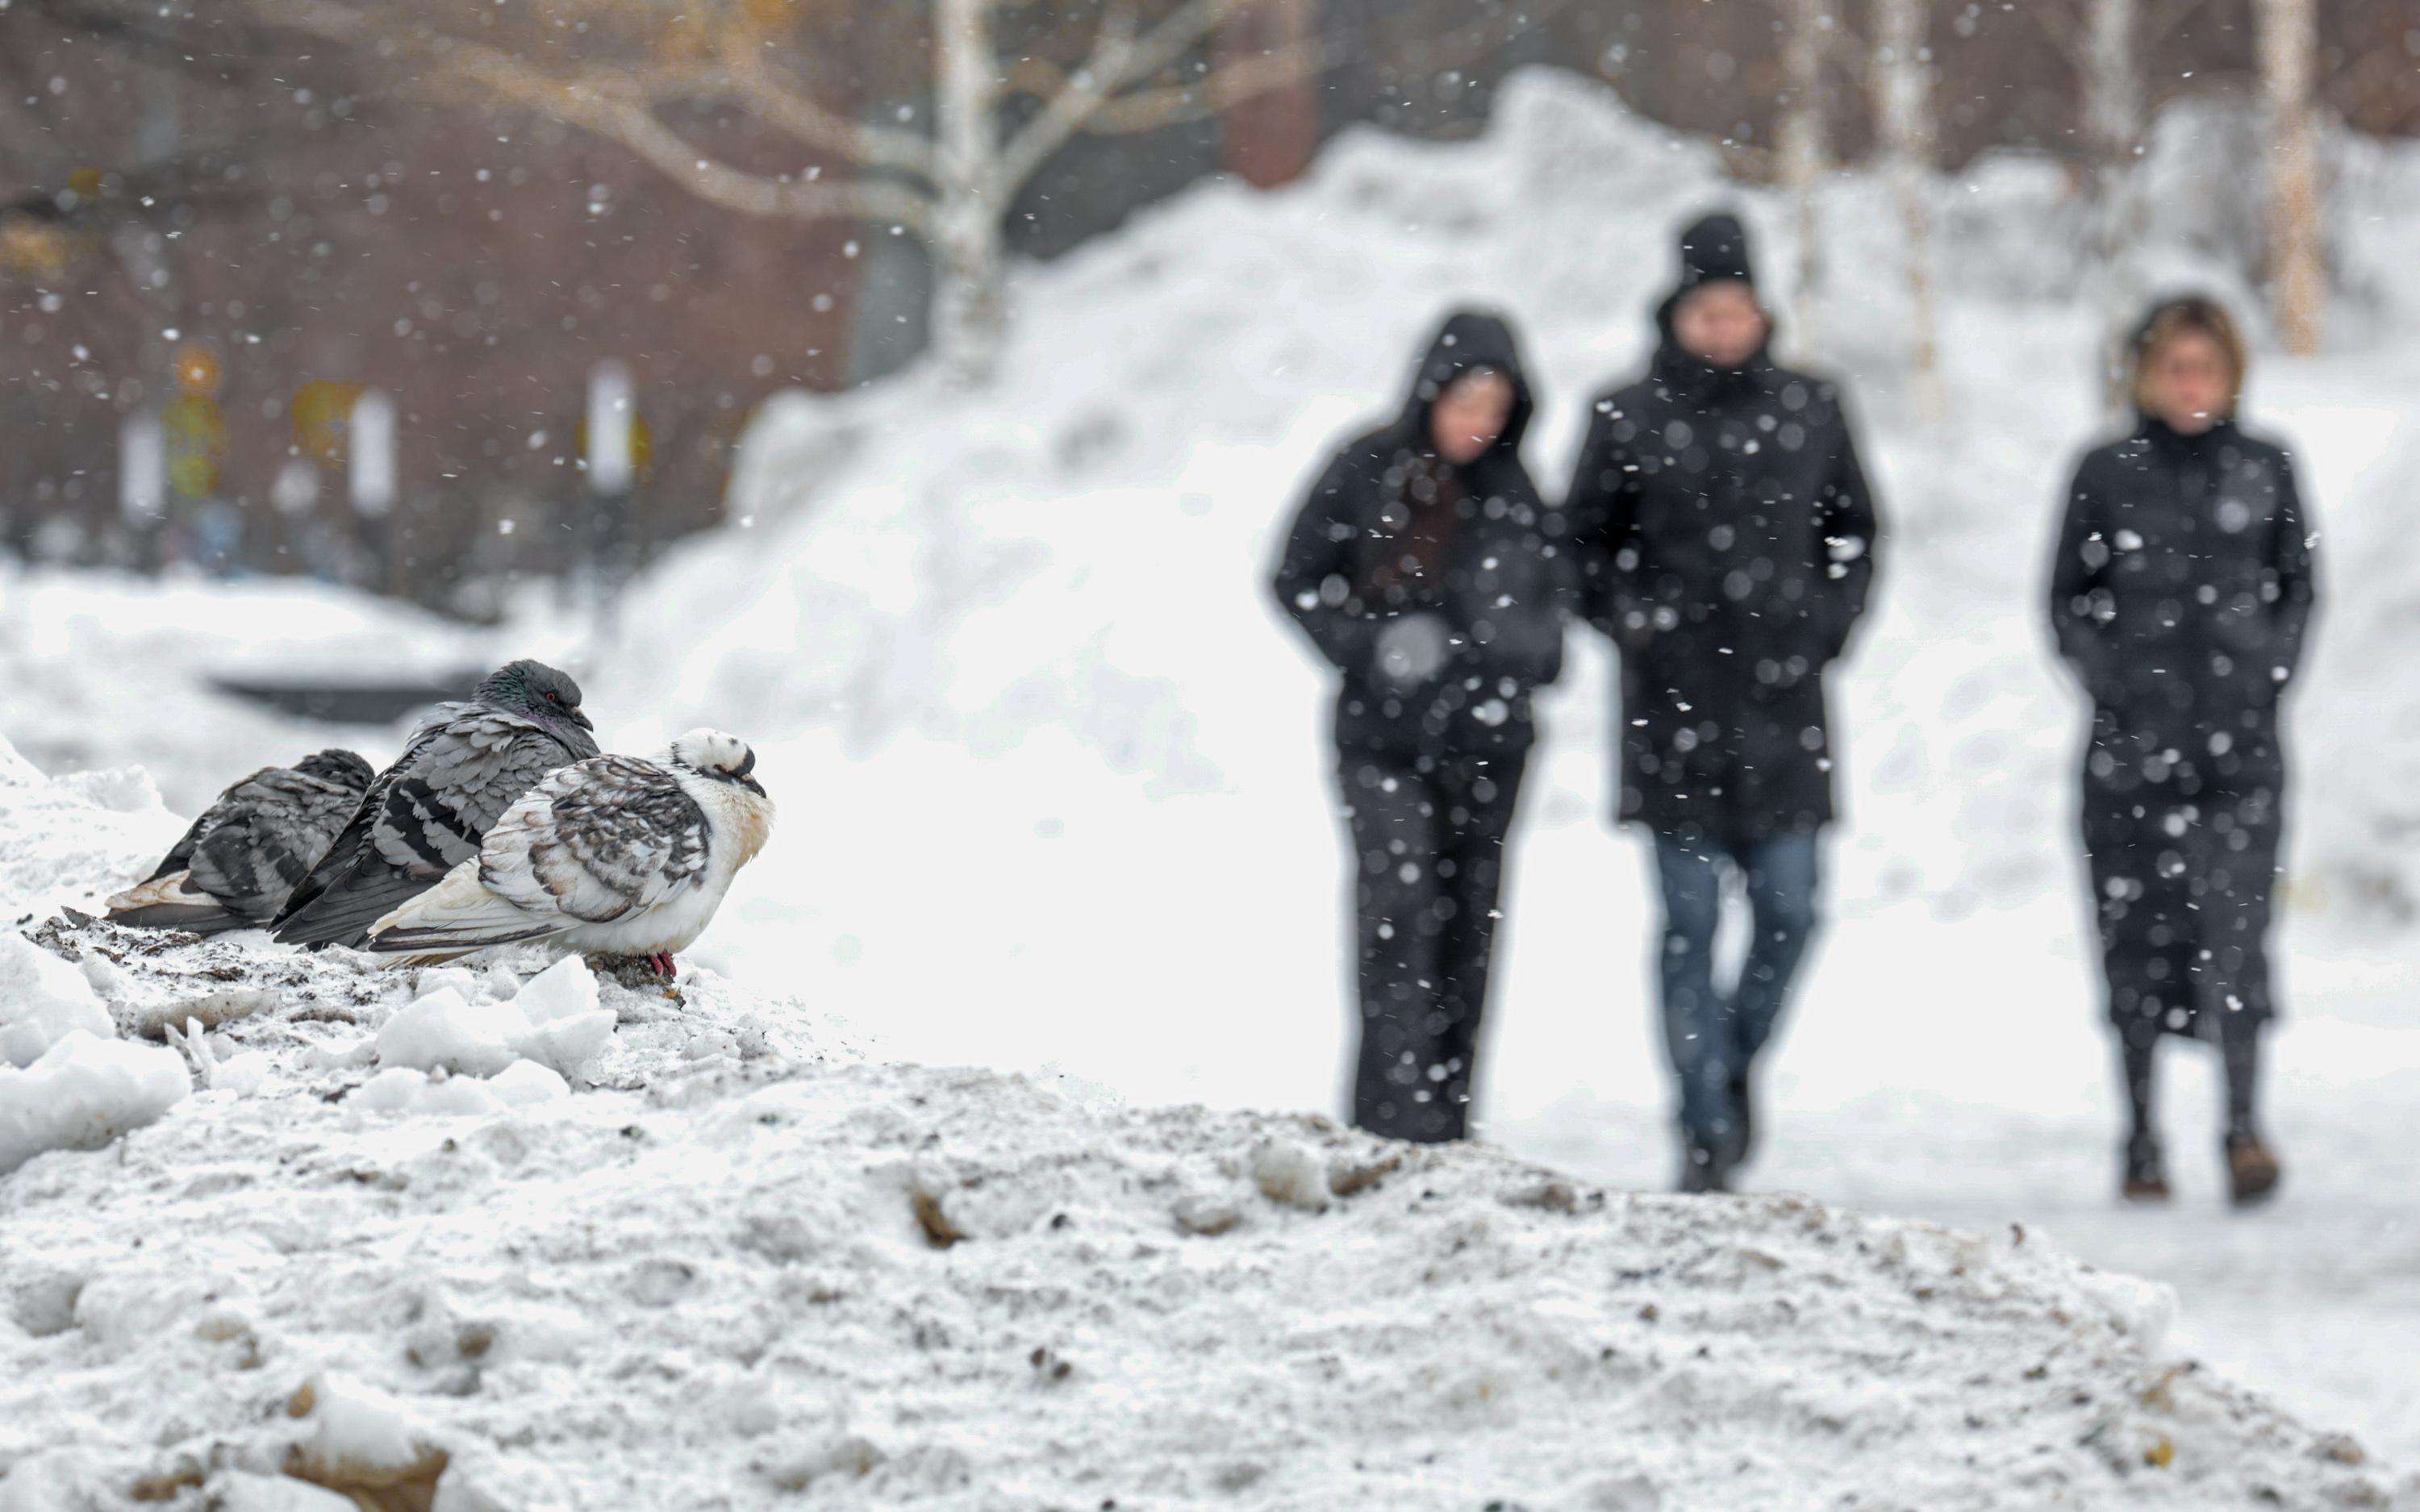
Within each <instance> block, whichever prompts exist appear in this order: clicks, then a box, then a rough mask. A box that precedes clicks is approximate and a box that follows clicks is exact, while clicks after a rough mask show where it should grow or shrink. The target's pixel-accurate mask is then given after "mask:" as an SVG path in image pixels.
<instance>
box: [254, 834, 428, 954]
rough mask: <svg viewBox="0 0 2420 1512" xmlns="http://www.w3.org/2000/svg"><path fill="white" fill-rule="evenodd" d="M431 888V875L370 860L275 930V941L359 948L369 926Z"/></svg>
mask: <svg viewBox="0 0 2420 1512" xmlns="http://www.w3.org/2000/svg"><path fill="white" fill-rule="evenodd" d="M429 886H430V881H429V879H428V878H427V877H422V876H414V875H412V874H411V872H405V871H402V870H399V869H397V868H395V867H391V866H388V865H387V864H386V863H385V862H383V861H380V860H379V859H377V858H376V857H375V856H372V857H366V858H365V859H364V860H363V861H362V862H361V863H360V864H358V865H356V866H355V867H354V868H353V869H352V870H351V871H349V872H346V873H345V874H344V875H342V876H340V877H338V878H337V879H336V880H335V881H334V883H332V884H330V886H329V887H328V890H327V891H325V892H323V893H321V894H320V895H319V896H318V897H317V898H315V899H313V900H312V901H311V903H310V904H309V905H308V906H306V907H304V908H303V909H302V911H301V912H300V913H296V914H292V915H289V916H288V917H287V918H286V920H285V921H284V922H283V923H281V924H279V925H278V926H277V936H276V937H277V938H278V940H279V941H281V942H283V943H284V944H287V945H343V946H349V947H350V948H351V949H356V950H358V949H363V948H364V947H365V945H367V944H368V942H369V934H370V926H371V925H373V924H375V923H377V922H378V921H379V919H380V917H382V916H383V915H385V914H386V913H388V912H389V911H390V910H392V909H393V908H394V907H395V906H396V904H397V903H405V902H408V901H409V900H410V899H411V898H412V897H414V896H415V895H417V894H419V893H422V892H426V891H427V889H428V887H429Z"/></svg>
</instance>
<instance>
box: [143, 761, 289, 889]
mask: <svg viewBox="0 0 2420 1512" xmlns="http://www.w3.org/2000/svg"><path fill="white" fill-rule="evenodd" d="M278 770H280V768H278V767H274V766H264V767H262V768H261V769H260V770H259V771H257V772H255V773H253V774H252V775H251V776H250V777H247V778H245V779H243V780H242V781H240V782H238V783H237V784H236V785H235V786H233V787H231V788H229V789H227V790H226V791H225V793H222V794H220V795H218V796H217V797H216V798H213V799H211V800H210V806H209V808H207V809H205V810H202V812H201V816H200V817H199V818H197V819H195V820H194V822H193V824H192V825H191V826H189V827H188V828H187V829H186V830H185V833H184V834H183V835H182V836H180V837H179V838H178V841H177V843H176V844H174V845H172V846H170V847H169V848H168V854H167V855H166V856H164V857H163V858H162V859H161V862H160V864H159V865H158V866H156V867H154V868H152V869H151V874H150V875H149V876H147V877H145V878H144V879H143V880H144V881H146V882H157V881H159V880H160V879H161V878H162V877H164V876H166V875H168V874H169V873H170V872H182V871H184V870H185V869H186V868H187V867H189V866H191V865H192V864H193V861H194V851H195V850H197V849H199V848H200V846H201V843H202V841H203V839H204V838H205V837H207V836H208V835H209V832H210V831H211V830H213V829H216V828H218V827H219V825H223V824H225V823H226V822H227V820H228V819H229V818H231V817H233V816H234V814H235V813H236V811H237V810H238V809H239V808H240V805H241V802H242V795H243V791H244V789H246V788H248V787H250V786H252V785H253V784H254V783H255V782H257V781H259V780H260V779H262V778H265V777H267V776H269V775H270V774H271V773H272V772H275V771H278Z"/></svg>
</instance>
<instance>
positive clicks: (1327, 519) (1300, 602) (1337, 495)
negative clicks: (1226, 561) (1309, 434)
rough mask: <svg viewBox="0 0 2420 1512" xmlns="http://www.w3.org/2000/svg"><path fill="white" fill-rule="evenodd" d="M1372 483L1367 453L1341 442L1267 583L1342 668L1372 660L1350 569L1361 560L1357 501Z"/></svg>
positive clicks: (1371, 629)
mask: <svg viewBox="0 0 2420 1512" xmlns="http://www.w3.org/2000/svg"><path fill="white" fill-rule="evenodd" d="M1370 486H1371V482H1370V477H1369V472H1368V469H1367V465H1366V460H1365V458H1364V457H1363V456H1362V455H1361V453H1360V451H1359V449H1358V448H1355V447H1347V448H1346V449H1345V450H1343V451H1342V452H1340V453H1338V454H1337V455H1336V459H1335V460H1334V461H1332V462H1330V463H1328V465H1327V471H1325V472H1323V473H1322V474H1320V478H1319V481H1318V482H1317V483H1316V484H1313V485H1312V486H1311V496H1310V497H1309V498H1308V499H1305V500H1304V501H1303V503H1302V508H1301V510H1300V511H1299V512H1298V513H1297V514H1296V515H1295V520H1294V529H1293V531H1291V532H1289V533H1288V534H1287V536H1286V544H1285V554H1284V555H1283V556H1282V557H1281V558H1280V560H1279V562H1278V570H1277V577H1276V579H1275V580H1274V582H1273V584H1272V587H1273V588H1274V589H1275V591H1276V593H1277V598H1278V604H1279V606H1280V608H1282V609H1284V610H1285V611H1286V612H1287V613H1288V614H1291V615H1293V616H1294V619H1295V624H1297V625H1301V626H1302V629H1303V634H1305V635H1307V636H1309V637H1310V638H1311V644H1312V645H1313V646H1314V647H1316V648H1317V649H1318V651H1319V654H1320V655H1321V656H1326V658H1327V659H1328V661H1329V662H1330V663H1332V664H1333V665H1334V666H1336V667H1337V668H1338V669H1340V670H1341V671H1355V672H1357V671H1362V670H1364V669H1365V668H1367V667H1368V666H1369V664H1370V655H1371V643H1372V639H1373V636H1374V635H1375V634H1376V625H1375V623H1374V622H1373V620H1371V619H1370V618H1369V617H1368V616H1367V615H1365V614H1364V613H1362V612H1361V605H1360V599H1359V595H1358V593H1357V587H1356V585H1355V583H1354V581H1353V574H1354V573H1355V572H1356V571H1357V568H1358V566H1359V561H1360V550H1359V542H1358V540H1357V535H1358V533H1359V531H1360V526H1359V523H1358V521H1359V519H1360V517H1361V514H1362V511H1361V510H1360V509H1359V507H1357V506H1358V505H1359V504H1360V503H1361V501H1362V495H1363V494H1364V493H1365V492H1366V491H1367V490H1368V489H1369V487H1370Z"/></svg>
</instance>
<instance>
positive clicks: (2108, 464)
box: [2049, 298, 2314, 1202]
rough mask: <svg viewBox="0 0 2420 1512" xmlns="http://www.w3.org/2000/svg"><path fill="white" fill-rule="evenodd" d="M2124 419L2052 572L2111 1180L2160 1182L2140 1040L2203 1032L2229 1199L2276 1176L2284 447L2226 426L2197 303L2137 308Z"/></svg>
mask: <svg viewBox="0 0 2420 1512" xmlns="http://www.w3.org/2000/svg"><path fill="white" fill-rule="evenodd" d="M2244 366H2245V361H2244V351H2243V344H2242V339H2241V338H2240V337H2239V336H2238V335H2237V333H2236V331H2235V327H2234V324H2233V322H2232V321H2231V320H2230V319H2229V318H2228V317H2227V315H2226V311H2225V309H2223V308H2222V307H2221V306H2219V305H2217V304H2215V303H2213V302H2212V301H2208V300H2204V299H2197V298H2186V299H2180V300H2171V301H2165V302H2164V303H2162V304H2160V305H2158V306H2156V307H2154V308H2153V310H2152V311H2151V313H2150V315H2149V316H2148V317H2147V318H2146V319H2145V320H2144V322H2143V324H2142V326H2141V328H2140V329H2139V330H2138V331H2137V332H2135V337H2134V341H2133V369H2134V384H2133V387H2134V400H2135V404H2136V406H2137V409H2138V411H2139V418H2138V420H2137V423H2136V424H2135V426H2134V429H2133V433H2132V434H2131V435H2129V436H2127V437H2126V438H2125V439H2124V440H2118V441H2115V442H2112V443H2111V444H2109V445H2106V446H2102V447H2099V448H2097V449H2095V450H2094V451H2091V452H2089V453H2086V455H2085V457H2084V460H2083V462H2082V463H2081V464H2080V465H2079V466H2078V467H2077V469H2076V472H2075V481H2074V482H2073V484H2072V485H2071V486H2070V487H2069V490H2068V504H2067V516H2066V519H2065V521H2064V523H2063V524H2062V526H2061V528H2060V531H2059V541H2058V549H2057V555H2056V557H2055V560H2054V562H2053V564H2052V569H2051V584H2050V603H2049V609H2050V620H2051V625H2052V628H2053V629H2054V630H2055V633H2056V636H2057V640H2058V648H2059V653H2060V655H2061V656H2062V657H2064V659H2065V660H2066V661H2067V663H2068V665H2069V666H2070V667H2071V669H2073V671H2074V672H2075V674H2076V677H2077V679H2078V681H2080V682H2081V683H2082V684H2083V685H2084V688H2085V690H2086V693H2088V694H2089V695H2090V696H2091V699H2092V704H2093V713H2092V728H2091V735H2090V739H2089V741H2088V743H2087V745H2086V751H2085V762H2084V801H2083V806H2082V818H2083V828H2084V845H2085V850H2086V853H2087V855H2088V856H2089V858H2090V871H2091V877H2092V895H2093V901H2094V904H2095V907H2096V909H2097V911H2098V914H2099V920H2100V935H2101V947H2102V968H2103V970H2104V972H2105V973H2106V976H2107V979H2108V991H2109V995H2108V1011H2109V1016H2110V1021H2111V1023H2112V1024H2113V1025H2114V1026H2116V1027H2117V1029H2118V1038H2119V1042H2120V1047H2121V1055H2122V1062H2123V1071H2124V1076H2125V1084H2126V1088H2127V1092H2128V1096H2129V1103H2130V1105H2131V1107H2132V1111H2133V1123H2132V1127H2131V1129H2130V1131H2129V1134H2128V1138H2127V1143H2126V1150H2125V1157H2124V1160H2125V1168H2124V1176H2123V1180H2122V1187H2123V1190H2124V1192H2125V1194H2126V1196H2129V1197H2130V1198H2133V1199H2138V1200H2139V1199H2156V1198H2160V1197H2164V1196H2167V1190H2168V1189H2167V1174H2166V1169H2165V1166H2164V1161H2163V1158H2162V1153H2161V1148H2160V1140H2159V1136H2158V1134H2156V1133H2155V1132H2154V1129H2153V1127H2152V1120H2151V1066H2152V1052H2153V1050H2154V1048H2155V1047H2156V1046H2157V1045H2158V1043H2159V1041H2160V1040H2161V1038H2162V1037H2163V1036H2164V1035H2167V1034H2176V1035H2182V1036H2186V1037H2189V1038H2191V1037H2198V1038H2205V1039H2213V1040H2216V1041H2218V1043H2219V1045H2220V1047H2221V1050H2222V1052H2223V1055H2224V1060H2225V1064H2226V1080H2227V1125H2226V1135H2225V1150H2226V1160H2227V1166H2228V1174H2229V1176H2230V1179H2231V1180H2232V1184H2233V1188H2234V1193H2235V1196H2236V1199H2237V1200H2238V1201H2239V1202H2250V1201H2255V1200H2257V1199H2258V1198H2260V1197H2263V1196H2267V1195H2268V1194H2269V1193H2270V1192H2271V1191H2272V1190H2273V1189H2274V1188H2275V1186H2276V1184H2277V1180H2278V1176H2279V1170H2278V1165H2277V1161H2276V1157H2275V1156H2274V1155H2273V1154H2272V1153H2271V1152H2270V1150H2269V1149H2268V1148H2267V1146H2266V1144H2265V1142H2264V1141H2263V1139H2262V1137H2261V1134H2260V1130H2259V1126H2258V1119H2257V1105H2256V1104H2257V1072H2258V1064H2259V1041H2260V1033H2261V1027H2262V1026H2263V1025H2264V1024H2266V1023H2267V1022H2268V1020H2269V1018H2270V1017H2271V1015H2272V1014H2273V1012H2274V1011H2275V1003H2274V1000H2273V995H2272V992H2271V987H2270V980H2269V959H2268V949H2267V943H2266V939H2267V934H2268V930H2269V913H2270V897H2271V892H2272V889H2273V886H2274V883H2275V879H2276V872H2277V852H2278V844H2279V841H2280V839H2281V835H2282V831H2283V828H2284V814H2283V804H2284V798H2285V790H2286V765H2285V753H2284V750H2283V748H2282V747H2281V745H2280V741H2279V728H2278V724H2279V710H2278V702H2279V698H2280V696H2281V695H2282V694H2283V693H2284V691H2285V688H2286V685H2287V683H2288V680H2289V679H2291V677H2292V676H2293V673H2294V669H2295V668H2296V666H2297V665H2298V664H2299V663H2300V661H2301V659H2302V648H2303V637H2304V628H2305V626H2306V625H2307V624H2308V622H2309V619H2310V613H2311V607H2312V602H2313V598H2314V594H2313V581H2312V572H2311V549H2310V542H2309V540H2308V538H2307V536H2306V535H2305V533H2304V521H2303V517H2302V504H2301V500H2300V498H2299V497H2298V495H2297V493H2296V490H2295V486H2294V468H2293V463H2292V461H2291V460H2290V459H2289V458H2288V456H2287V455H2286V453H2285V452H2284V451H2283V450H2282V449H2280V448H2279V447H2277V446H2275V445H2273V444H2271V443H2270V442H2268V441H2265V440H2257V439H2256V438H2254V437H2252V436H2249V435H2246V434H2245V433H2244V432H2243V431H2242V430H2240V429H2238V428H2237V426H2236V424H2235V420H2234V413H2235V403H2236V395H2237V393H2239V391H2240V390H2241V389H2242V382H2243V375H2244Z"/></svg>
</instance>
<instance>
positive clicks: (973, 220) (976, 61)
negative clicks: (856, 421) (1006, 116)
mask: <svg viewBox="0 0 2420 1512" xmlns="http://www.w3.org/2000/svg"><path fill="white" fill-rule="evenodd" d="M996 3H997V0H937V3H936V4H935V6H934V12H933V20H934V28H933V48H934V53H935V58H934V70H933V112H934V117H935V119H934V122H933V126H934V134H935V138H936V146H937V147H939V167H940V173H939V180H940V181H939V185H938V189H939V204H938V205H936V206H935V208H934V216H933V222H934V224H933V253H934V257H933V261H934V265H935V266H934V276H935V277H936V278H937V279H938V280H939V286H938V288H937V289H936V290H935V297H934V301H933V346H934V350H935V352H936V353H937V354H938V355H939V358H940V360H941V362H942V363H943V364H944V365H946V366H947V367H948V368H949V369H950V371H951V372H952V373H954V375H956V376H957V377H958V378H960V379H961V380H963V381H966V382H969V383H981V382H984V381H985V380H987V379H989V378H990V377H991V375H992V372H993V369H994V368H995V367H996V366H997V365H998V363H999V361H1000V349H1001V342H1002V341H1003V339H1004V338H1005V336H1006V333H1007V329H1008V281H1007V267H1006V255H1005V249H1004V246H1003V242H1002V239H1001V221H1002V219H1003V217H1004V213H1005V210H1006V207H1005V206H1003V205H1001V203H1000V201H1001V195H1002V193H1003V186H1002V184H1001V164H1000V154H1001V149H1000V135H999V133H1000V125H999V121H998V117H997V111H996V107H997V105H998V101H999V91H1000V82H999V69H1000V62H999V54H998V53H997V52H995V51H994V48H993V41H992V8H993V6H994V5H995V4H996Z"/></svg>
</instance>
